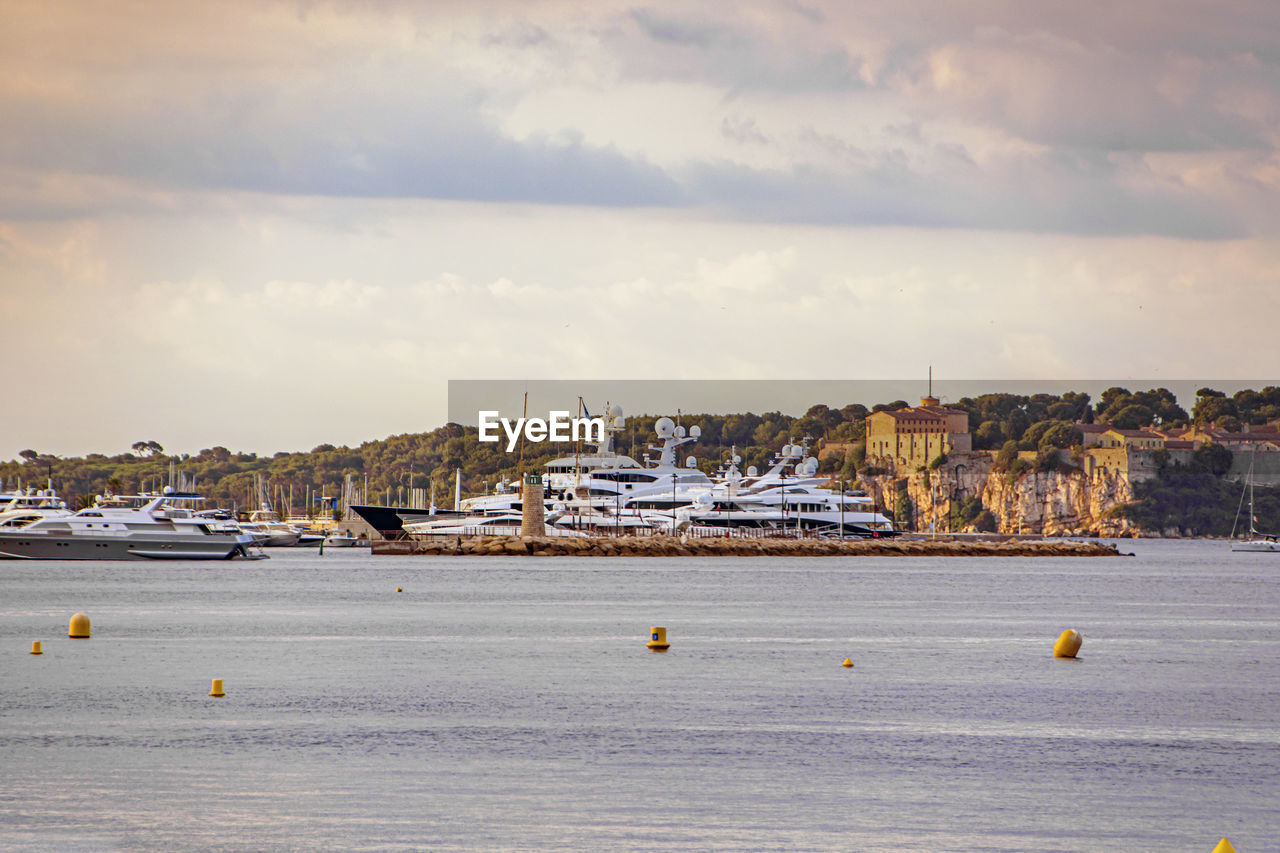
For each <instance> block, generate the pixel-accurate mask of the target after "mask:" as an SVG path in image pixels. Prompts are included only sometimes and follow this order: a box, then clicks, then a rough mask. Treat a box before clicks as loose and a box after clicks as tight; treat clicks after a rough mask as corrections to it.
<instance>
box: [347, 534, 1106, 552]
mask: <svg viewBox="0 0 1280 853" xmlns="http://www.w3.org/2000/svg"><path fill="white" fill-rule="evenodd" d="M372 544H373V553H374V554H389V555H410V554H421V555H432V556H458V557H501V556H520V557H524V556H533V557H892V556H900V557H1118V556H1122V555H1121V554H1120V552H1119V551H1118V550H1117V549H1116V548H1115V546H1114V545H1110V544H1107V543H1103V542H1085V541H1078V540H1072V539H1038V540H1032V541H1028V540H1026V539H1013V538H1010V539H1006V540H1003V541H959V540H926V539H904V538H895V539H857V540H845V541H843V542H842V541H840V540H838V539H727V538H726V539H685V538H683V537H671V536H644V537H626V536H624V537H617V538H614V537H588V538H571V537H540V536H533V537H520V536H477V537H471V538H467V539H463V540H462V542H461V544H459V543H458V541H457V540H452V539H447V540H425V539H381V540H379V539H375V540H374V541H373V543H372Z"/></svg>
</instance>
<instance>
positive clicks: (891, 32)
mask: <svg viewBox="0 0 1280 853" xmlns="http://www.w3.org/2000/svg"><path fill="white" fill-rule="evenodd" d="M317 8H318V9H319V10H320V11H321V12H323V11H325V10H326V9H327V7H317ZM344 8H348V7H344ZM349 8H350V9H354V10H355V11H354V12H352V14H356V15H364V14H369V10H368V8H366V7H364V6H362V5H361V4H354V6H352V7H349ZM369 8H373V9H374V10H375V14H376V15H378V16H387V17H378V18H376V21H375V23H376V24H377V25H378V26H370V28H369V29H370V32H363V33H362V34H361V35H360V36H359V37H354V38H352V39H351V40H350V41H344V40H343V38H344V37H345V30H344V29H342V28H340V27H337V26H336V25H331V26H334V28H333V29H331V30H328V31H326V32H325V33H324V36H325V37H326V38H330V39H335V40H337V42H338V46H337V47H336V48H334V49H333V53H332V55H336V56H338V57H340V61H339V62H338V63H337V64H336V65H335V66H332V67H331V66H330V65H329V64H327V63H328V59H329V57H330V55H331V53H330V50H329V48H328V46H327V43H325V42H324V41H323V39H321V40H319V41H318V42H316V44H321V45H325V47H324V48H323V49H322V48H320V47H317V46H316V44H313V43H311V42H310V41H308V39H309V38H313V37H314V36H313V35H312V34H311V33H310V31H307V30H306V29H305V27H303V28H302V29H301V30H297V31H295V30H293V29H290V28H289V27H287V26H284V25H280V26H282V27H284V29H283V32H285V33H287V34H290V35H292V36H294V37H295V38H296V39H297V41H296V42H295V43H285V44H282V46H281V52H282V53H284V54H286V55H288V56H290V57H296V58H297V61H298V62H299V63H300V66H299V68H298V69H293V68H291V67H288V66H287V64H284V63H282V64H281V66H280V67H278V68H277V67H272V66H271V65H270V64H269V60H274V59H275V56H276V52H275V48H274V43H273V46H272V48H271V49H270V50H267V51H266V52H265V54H261V53H260V54H255V59H254V60H252V61H245V62H241V61H239V60H237V59H236V57H235V56H234V55H231V54H228V53H227V52H225V51H218V50H215V49H213V48H212V47H210V46H209V45H202V48H203V52H202V63H203V64H200V63H195V64H192V63H184V62H182V61H181V58H180V57H179V58H175V57H174V56H173V55H170V54H168V53H164V51H163V50H162V48H165V46H166V45H167V42H166V41H165V40H163V39H159V38H158V37H157V40H156V42H154V43H152V44H149V48H150V49H152V50H159V51H161V53H160V55H159V57H158V58H157V57H155V56H153V57H152V58H151V59H149V60H147V61H145V62H143V63H142V64H141V65H140V66H138V67H134V66H132V65H130V64H129V63H127V62H123V61H122V60H119V59H118V58H114V56H115V54H114V53H112V51H109V50H104V51H102V52H100V53H96V54H94V56H93V58H92V61H89V60H86V61H85V65H84V66H83V67H76V68H74V69H72V71H71V72H68V73H66V74H63V73H62V71H61V69H58V68H50V69H45V73H46V75H47V76H48V77H49V78H50V79H53V80H55V84H51V85H49V86H47V87H43V88H42V87H39V86H33V87H30V88H27V89H24V88H23V87H21V86H13V87H10V88H4V89H0V110H3V112H4V115H5V116H6V124H5V129H4V131H3V132H2V133H0V170H3V173H4V174H5V175H6V176H7V177H8V178H9V180H7V181H6V182H5V186H4V189H2V190H0V214H2V215H5V216H7V217H9V218H38V217H56V216H59V215H62V216H81V215H92V213H93V212H94V211H95V210H101V209H104V208H107V207H112V206H115V205H118V206H122V207H126V208H127V207H130V206H134V207H140V208H143V209H145V208H146V207H148V206H149V205H157V206H163V205H164V204H165V203H167V201H166V200H165V199H164V198H162V197H161V196H162V194H163V193H164V192H165V191H167V190H170V189H173V190H180V191H185V190H197V191H199V190H219V191H220V190H246V191H252V192H258V193H266V194H283V195H299V196H306V195H323V196H334V197H369V198H386V197H395V198H399V197H404V198H428V199H458V200H472V201H482V202H527V203H536V204H550V205H557V204H576V205H595V206H601V207H630V206H662V207H699V208H704V209H707V210H712V211H716V212H719V213H720V214H722V215H725V216H728V217H732V218H742V219H747V220H752V221H783V222H816V223H833V224H834V223H844V224H853V225H860V224H878V225H916V226H922V227H954V228H990V229H1001V230H1008V229H1012V230H1031V231H1064V232H1070V233H1087V234H1095V233H1121V234H1161V235H1171V236H1179V237H1197V238H1207V239H1211V238H1220V237H1224V236H1239V235H1241V234H1246V233H1250V231H1251V230H1257V229H1258V228H1259V227H1261V228H1262V229H1264V230H1265V229H1269V228H1274V227H1275V226H1276V223H1275V219H1276V217H1275V215H1274V214H1272V213H1268V212H1267V211H1268V210H1270V209H1273V208H1275V206H1276V205H1275V204H1274V202H1275V198H1274V196H1275V191H1274V180H1273V179H1268V178H1267V177H1266V176H1267V175H1270V174H1272V173H1273V172H1274V160H1275V158H1276V150H1275V141H1274V140H1275V138H1276V134H1277V129H1278V128H1280V49H1277V48H1276V47H1275V45H1276V43H1277V42H1280V23H1277V20H1276V19H1277V15H1276V14H1275V13H1274V12H1273V11H1271V10H1270V6H1267V5H1264V4H1258V3H1241V2H1237V3H1231V4H1226V5H1224V6H1223V7H1222V13H1221V15H1217V14H1208V13H1207V12H1205V10H1204V9H1203V8H1202V7H1200V6H1197V5H1196V4H1194V3H1190V2H1181V3H1175V5H1174V8H1175V10H1180V12H1185V13H1186V18H1185V20H1184V19H1181V18H1178V16H1177V15H1173V14H1168V15H1156V14H1154V12H1153V7H1143V6H1141V5H1139V6H1137V7H1135V6H1125V7H1123V8H1117V9H1112V8H1110V7H1103V6H1096V7H1090V8H1086V9H1084V10H1078V11H1074V12H1073V13H1072V14H1066V13H1063V12H1060V11H1058V10H1056V9H1038V8H1036V9H1030V8H1028V7H1026V6H1023V5H1018V4H1005V3H990V4H985V5H982V4H980V5H978V6H972V7H970V6H966V7H964V8H959V9H958V8H956V7H952V6H937V5H936V4H932V3H922V4H917V5H915V6H912V5H911V4H908V5H907V6H906V7H905V10H904V8H900V7H899V6H898V5H896V4H895V5H892V6H891V5H889V4H887V3H885V4H877V3H872V4H868V5H865V6H860V7H858V8H857V9H856V10H851V9H850V8H849V7H847V6H846V5H842V4H838V3H819V2H811V3H807V4H806V5H804V6H800V5H798V4H797V3H796V2H794V0H783V2H782V3H781V5H774V6H763V7H753V8H751V9H747V10H743V13H742V14H732V13H731V12H730V11H728V10H727V7H715V6H712V7H699V8H698V9H697V10H696V11H689V10H688V8H687V7H684V6H678V5H676V4H674V3H663V2H656V3H652V4H648V5H646V6H645V7H643V8H633V7H630V6H625V7H610V6H608V5H604V6H602V7H601V8H600V9H599V10H596V11H595V12H593V13H591V14H588V15H586V16H585V18H586V19H585V20H584V21H581V22H578V21H577V20H572V21H570V20H568V19H566V20H559V21H558V23H560V24H561V25H562V26H556V24H557V19H554V18H553V16H550V15H549V16H548V18H547V19H546V20H543V19H541V18H539V19H534V18H532V17H530V13H529V12H528V11H527V10H521V11H518V12H517V13H516V14H515V15H514V16H510V15H495V16H494V18H493V20H492V21H489V20H484V21H483V22H482V23H481V24H480V25H477V26H475V28H474V29H472V30H471V31H469V32H468V35H467V38H463V37H461V36H458V35H455V34H453V33H451V32H450V31H449V30H448V28H447V27H445V28H444V33H443V34H442V35H440V36H439V37H438V38H436V39H435V40H434V41H431V43H430V47H421V46H419V42H424V43H425V42H427V41H430V38H429V37H430V36H431V35H432V33H433V24H434V23H435V19H433V18H432V17H431V13H429V12H426V11H423V10H422V9H420V8H413V9H411V11H410V17H411V19H412V21H413V25H414V28H412V31H411V32H409V33H408V37H407V38H406V39H405V41H404V45H406V46H404V47H403V48H402V50H401V51H400V52H397V51H394V50H393V51H390V52H389V56H390V58H388V57H387V56H384V55H383V53H382V52H381V48H380V44H381V42H380V40H379V37H380V36H381V35H382V32H381V30H380V29H379V26H382V25H385V24H386V20H387V18H389V17H390V16H391V12H392V11H395V10H400V11H404V10H403V8H401V7H398V6H397V5H396V4H394V3H387V4H385V5H382V6H377V5H375V6H374V7H369ZM1161 8H1163V7H1161ZM924 12H928V14H923V13H924ZM437 14H438V13H437ZM414 16H416V17H414ZM1175 18H1176V20H1173V19H1175ZM366 23H367V22H366ZM470 23H471V24H473V25H474V24H475V22H474V21H470ZM819 23H820V24H821V26H815V24H819ZM357 30H358V28H357ZM394 32H397V33H398V32H399V30H398V29H397V30H394ZM550 33H555V35H554V36H552V35H550ZM123 38H125V39H126V40H127V39H128V38H132V36H127V35H126V36H123ZM157 45H158V46H157ZM459 45H461V46H459ZM264 57H265V58H264ZM604 57H607V59H605V58H604ZM68 61H69V60H68ZM111 62H115V63H116V64H115V65H111V64H110V63H111ZM610 63H613V64H610ZM100 65H102V66H104V67H105V69H106V70H102V69H101V68H99V66H100ZM31 76H32V79H39V80H43V78H41V75H40V69H39V68H38V67H37V68H36V70H35V71H33V72H32V75H31ZM64 77H65V78H67V79H71V80H72V81H73V82H74V83H76V84H78V86H79V90H75V89H76V87H75V86H69V87H67V88H69V89H72V90H75V91H74V95H75V96H74V97H72V96H65V95H62V90H61V89H60V88H59V86H60V85H61V84H63V83H65V80H63V79H62V78H64ZM170 77H172V78H173V79H172V80H170V79H169V78H170ZM867 81H870V82H867ZM619 82H621V83H623V84H632V83H640V84H644V85H645V86H648V87H650V91H652V89H654V88H658V89H660V90H662V91H664V92H665V91H683V90H695V91H698V92H699V93H701V92H703V91H705V90H706V89H708V88H710V89H712V90H713V91H714V90H718V91H719V92H721V93H722V94H723V99H722V101H721V106H722V107H723V109H721V110H716V109H714V108H709V109H707V111H706V114H705V121H706V123H707V127H706V128H694V129H693V130H694V132H693V133H689V134H688V136H690V137H696V136H697V135H698V132H699V131H709V133H704V136H706V137H711V138H713V139H715V140H718V141H723V147H721V148H720V149H718V150H714V151H713V153H709V149H708V148H707V147H704V148H696V147H693V148H690V149H689V150H688V152H687V153H686V154H685V155H684V156H683V157H681V156H680V155H679V154H676V155H674V156H673V155H672V154H670V153H669V152H667V153H666V154H665V159H663V160H661V161H660V162H659V161H657V160H655V159H653V158H652V157H650V156H649V155H646V154H645V153H643V148H641V147H640V146H637V147H636V148H627V147H626V145H627V142H628V140H626V139H622V138H620V137H619V138H618V141H617V142H615V143H613V144H610V143H608V142H598V141H594V142H593V141H588V140H589V139H599V136H598V135H597V136H588V135H586V131H582V132H579V131H577V130H575V129H574V116H573V115H572V114H567V117H564V115H565V114H561V115H558V116H557V118H556V119H555V121H554V122H552V123H549V124H547V125H543V126H546V127H553V128H555V129H554V130H552V131H544V132H538V133H532V134H528V135H524V136H522V137H521V138H515V136H514V135H513V133H512V132H510V131H507V130H505V129H504V125H503V117H504V115H507V114H509V113H510V112H511V110H512V109H513V106H512V105H513V104H519V103H520V102H521V101H522V99H524V98H525V97H526V96H529V95H536V94H537V93H538V91H539V88H538V87H540V86H542V85H546V86H547V87H548V88H549V89H557V88H559V89H561V90H563V89H569V90H573V89H574V88H575V87H577V89H578V90H581V89H590V88H591V87H596V88H598V89H599V90H602V91H606V92H610V91H614V90H616V91H617V92H618V96H617V97H618V102H619V103H618V106H616V107H615V108H616V109H618V110H619V111H621V110H624V109H626V101H625V99H626V98H627V97H628V94H627V89H626V88H625V86H620V85H618V83H619ZM611 87H613V88H611ZM48 92H54V93H56V94H58V95H59V96H56V97H50V96H48V94H47V93H48ZM734 99H736V100H734ZM533 100H536V97H535V98H533ZM568 102H569V103H572V99H569V101H568ZM597 103H598V101H597ZM637 103H641V104H646V106H644V107H637V109H649V110H652V104H651V102H648V101H645V100H643V99H641V100H638V101H637ZM815 105H817V106H816V107H815ZM613 106H614V105H611V107H613ZM867 108H871V109H874V110H879V111H878V112H876V113H875V118H874V120H873V121H872V122H869V123H868V124H867V125H866V126H865V127H861V128H857V127H856V126H857V119H858V117H859V115H860V114H861V112H862V111H863V110H864V109H867ZM535 109H536V108H535ZM819 110H825V111H827V113H828V114H830V115H831V116H832V117H833V121H831V122H830V123H829V124H828V125H826V126H824V127H823V129H822V130H821V131H819V130H815V129H813V128H812V127H811V126H809V125H808V123H807V122H808V121H809V118H810V117H812V116H816V115H820V113H819ZM681 115H683V116H686V117H687V116H688V114H687V113H685V114H681ZM743 116H750V117H749V118H744V117H743ZM646 118H647V119H648V121H649V122H650V123H651V124H652V125H653V126H654V127H656V128H662V125H663V122H665V121H669V120H670V117H669V116H668V115H666V114H663V113H662V112H661V111H655V112H654V114H653V115H652V116H646ZM698 119H699V117H698V116H693V117H692V118H685V119H684V120H692V121H697V120H698ZM582 126H584V127H587V126H590V123H589V122H586V121H584V122H583V123H582ZM850 128H855V129H852V130H851V129H850ZM671 130H672V133H671V134H670V135H671V136H672V137H674V138H677V139H678V138H680V137H681V136H682V131H683V130H684V128H679V127H672V128H671ZM975 139H976V140H978V141H975ZM984 141H985V142H986V143H988V144H987V145H986V147H985V148H983V147H982V143H983V142H984ZM700 144H703V145H704V146H705V143H700ZM1219 152H1226V153H1229V154H1231V155H1232V159H1230V160H1229V161H1223V162H1219V161H1216V160H1205V161H1204V162H1194V163H1190V164H1189V165H1188V166H1187V167H1186V169H1180V168H1175V167H1172V166H1171V167H1169V168H1167V169H1166V172H1165V173H1163V174H1157V173H1156V172H1155V171H1154V169H1153V167H1152V165H1151V164H1149V163H1148V162H1147V160H1146V159H1144V158H1145V157H1146V155H1149V154H1153V153H1155V154H1173V155H1176V154H1180V153H1188V154H1194V153H1210V154H1217V153H1219ZM1241 152H1246V153H1247V155H1248V156H1245V155H1244V154H1242V153H1241ZM718 156H724V157H726V158H728V157H742V158H743V159H742V160H741V161H736V160H729V159H724V160H720V159H717V157H718ZM762 162H767V163H769V164H770V165H769V167H767V168H766V167H763V166H760V165H759V163H762ZM39 175H46V176H47V175H73V176H81V177H83V178H84V179H85V180H88V181H92V180H98V179H107V180H119V181H121V182H133V183H134V184H136V185H137V187H140V188H141V189H138V190H136V191H135V192H134V193H132V195H131V194H130V193H129V192H127V191H125V190H123V189H120V188H118V187H113V189H112V192H107V193H99V194H96V195H95V193H93V192H81V193H65V194H62V195H59V194H57V193H48V192H45V190H44V188H43V186H42V184H41V182H40V179H39V178H38V177H34V176H39ZM1268 180H1271V183H1268Z"/></svg>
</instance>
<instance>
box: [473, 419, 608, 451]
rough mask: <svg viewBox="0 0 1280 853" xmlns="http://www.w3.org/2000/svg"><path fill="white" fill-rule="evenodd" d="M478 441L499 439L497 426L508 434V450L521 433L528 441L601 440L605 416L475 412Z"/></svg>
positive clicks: (517, 441) (513, 447)
mask: <svg viewBox="0 0 1280 853" xmlns="http://www.w3.org/2000/svg"><path fill="white" fill-rule="evenodd" d="M478 415H479V422H480V440H481V441H493V442H496V441H499V440H501V436H500V435H499V434H498V427H502V432H504V433H505V434H506V436H507V452H508V453H510V452H511V451H513V450H515V448H516V445H517V444H518V443H519V441H520V436H521V435H524V437H525V438H526V439H527V440H528V441H531V442H534V443H535V444H536V443H539V442H543V441H551V442H570V441H593V442H600V441H604V418H571V417H569V413H568V412H567V411H563V412H557V411H552V412H548V413H547V418H546V420H543V419H542V418H516V419H515V420H514V421H513V420H512V419H511V418H503V417H499V416H498V413H497V412H496V411H480V412H478Z"/></svg>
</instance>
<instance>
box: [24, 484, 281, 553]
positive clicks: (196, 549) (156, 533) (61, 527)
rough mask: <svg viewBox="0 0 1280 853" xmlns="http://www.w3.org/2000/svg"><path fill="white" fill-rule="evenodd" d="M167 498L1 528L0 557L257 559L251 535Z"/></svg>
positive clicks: (119, 500)
mask: <svg viewBox="0 0 1280 853" xmlns="http://www.w3.org/2000/svg"><path fill="white" fill-rule="evenodd" d="M168 501H169V495H167V494H165V495H129V496H120V497H109V498H105V499H102V500H99V501H98V502H97V504H95V505H94V506H93V507H91V508H89V509H82V510H80V511H79V512H77V513H74V514H69V515H50V516H45V517H42V518H37V519H35V520H32V521H30V522H28V523H26V524H23V525H20V526H15V527H10V528H0V559H20V560H21V559H25V560H220V559H230V558H232V557H254V556H258V555H256V554H254V553H253V552H251V551H250V547H251V546H252V545H253V544H254V540H253V537H252V536H250V535H248V534H245V533H239V532H231V531H224V530H218V529H216V528H215V527H214V526H212V525H211V523H210V521H209V520H208V519H203V518H199V517H196V516H195V515H194V514H193V513H192V512H191V511H190V510H188V509H185V508H182V507H177V506H173V505H172V504H170V503H169V502H168Z"/></svg>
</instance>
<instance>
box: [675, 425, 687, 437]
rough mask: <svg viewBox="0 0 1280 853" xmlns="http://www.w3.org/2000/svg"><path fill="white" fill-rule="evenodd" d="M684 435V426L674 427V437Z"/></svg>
mask: <svg viewBox="0 0 1280 853" xmlns="http://www.w3.org/2000/svg"><path fill="white" fill-rule="evenodd" d="M685 435H686V433H685V431H684V427H682V426H678V427H676V438H684V437H685Z"/></svg>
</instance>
